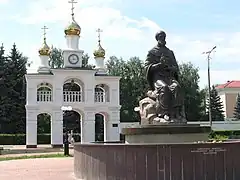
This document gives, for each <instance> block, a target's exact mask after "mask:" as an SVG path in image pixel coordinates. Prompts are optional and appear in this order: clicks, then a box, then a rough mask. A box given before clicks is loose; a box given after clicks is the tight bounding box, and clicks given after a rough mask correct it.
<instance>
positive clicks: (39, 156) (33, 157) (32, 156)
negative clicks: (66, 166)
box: [0, 153, 72, 161]
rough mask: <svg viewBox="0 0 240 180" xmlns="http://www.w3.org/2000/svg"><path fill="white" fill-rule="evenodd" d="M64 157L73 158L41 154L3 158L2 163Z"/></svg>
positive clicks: (62, 156)
mask: <svg viewBox="0 0 240 180" xmlns="http://www.w3.org/2000/svg"><path fill="white" fill-rule="evenodd" d="M64 157H72V155H70V156H65V155H64V154H62V153H61V154H60V153H57V154H40V155H23V156H9V157H1V156H0V161H9V160H18V159H37V158H64Z"/></svg>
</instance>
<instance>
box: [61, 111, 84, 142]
mask: <svg viewBox="0 0 240 180" xmlns="http://www.w3.org/2000/svg"><path fill="white" fill-rule="evenodd" d="M81 121H82V115H81V114H80V113H78V112H77V111H74V110H71V111H65V112H64V113H63V133H65V132H66V131H67V132H69V133H70V132H71V131H73V133H74V140H75V142H80V141H81Z"/></svg>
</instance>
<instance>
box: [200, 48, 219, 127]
mask: <svg viewBox="0 0 240 180" xmlns="http://www.w3.org/2000/svg"><path fill="white" fill-rule="evenodd" d="M214 49H216V46H214V47H213V48H212V49H211V50H210V51H207V52H203V54H207V61H208V95H209V102H208V103H209V104H208V106H209V107H208V115H209V122H210V127H212V111H211V106H212V103H211V77H210V60H211V56H210V55H211V53H212V52H213V50H214Z"/></svg>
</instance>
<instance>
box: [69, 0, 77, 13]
mask: <svg viewBox="0 0 240 180" xmlns="http://www.w3.org/2000/svg"><path fill="white" fill-rule="evenodd" d="M68 3H71V4H72V8H71V10H72V14H71V15H72V16H74V11H73V10H74V9H75V7H74V4H76V3H77V2H76V1H75V0H70V1H68Z"/></svg>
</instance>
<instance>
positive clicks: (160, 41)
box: [155, 31, 166, 46]
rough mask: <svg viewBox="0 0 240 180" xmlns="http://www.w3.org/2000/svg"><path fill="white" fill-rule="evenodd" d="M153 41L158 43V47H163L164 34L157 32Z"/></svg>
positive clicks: (164, 42) (164, 41)
mask: <svg viewBox="0 0 240 180" xmlns="http://www.w3.org/2000/svg"><path fill="white" fill-rule="evenodd" d="M155 39H156V40H157V42H158V45H160V46H165V45H166V33H165V32H164V31H159V32H157V33H156V35H155Z"/></svg>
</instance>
